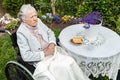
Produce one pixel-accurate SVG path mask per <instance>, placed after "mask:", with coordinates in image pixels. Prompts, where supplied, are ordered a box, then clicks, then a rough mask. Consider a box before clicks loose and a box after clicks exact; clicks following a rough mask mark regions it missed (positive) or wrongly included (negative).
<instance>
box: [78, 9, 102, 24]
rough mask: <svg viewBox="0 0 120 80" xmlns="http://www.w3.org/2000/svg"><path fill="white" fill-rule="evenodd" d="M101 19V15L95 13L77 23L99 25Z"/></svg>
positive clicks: (79, 19)
mask: <svg viewBox="0 0 120 80" xmlns="http://www.w3.org/2000/svg"><path fill="white" fill-rule="evenodd" d="M101 19H102V17H101V13H100V12H97V11H94V12H92V13H90V14H87V15H85V17H83V18H78V19H77V23H80V22H83V23H88V24H98V23H99V22H100V20H101Z"/></svg>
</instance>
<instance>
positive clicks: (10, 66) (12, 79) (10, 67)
mask: <svg viewBox="0 0 120 80" xmlns="http://www.w3.org/2000/svg"><path fill="white" fill-rule="evenodd" d="M0 33H8V34H9V36H10V38H11V41H12V45H13V47H14V49H15V51H16V53H17V56H16V61H9V62H7V63H6V66H5V75H6V78H7V80H34V79H33V76H32V74H33V72H34V70H35V67H34V66H33V65H30V64H29V63H32V62H29V63H28V62H24V61H23V59H22V58H21V55H20V51H19V47H18V45H17V37H16V32H14V33H10V32H9V31H8V30H0Z"/></svg>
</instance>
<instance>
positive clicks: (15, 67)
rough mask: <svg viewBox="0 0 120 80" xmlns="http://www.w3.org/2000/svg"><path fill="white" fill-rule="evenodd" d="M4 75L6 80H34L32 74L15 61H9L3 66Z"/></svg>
mask: <svg viewBox="0 0 120 80" xmlns="http://www.w3.org/2000/svg"><path fill="white" fill-rule="evenodd" d="M5 75H6V77H7V79H8V80H34V79H33V77H32V73H31V72H30V71H29V70H28V69H27V68H25V67H24V66H23V65H21V64H20V63H18V62H15V61H9V62H8V63H7V64H6V66H5Z"/></svg>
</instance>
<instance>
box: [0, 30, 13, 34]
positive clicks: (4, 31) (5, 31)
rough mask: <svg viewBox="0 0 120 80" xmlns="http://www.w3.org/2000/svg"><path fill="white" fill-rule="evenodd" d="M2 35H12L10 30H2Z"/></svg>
mask: <svg viewBox="0 0 120 80" xmlns="http://www.w3.org/2000/svg"><path fill="white" fill-rule="evenodd" d="M0 33H8V34H9V35H12V34H11V33H10V31H8V30H0Z"/></svg>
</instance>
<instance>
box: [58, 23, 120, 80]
mask: <svg viewBox="0 0 120 80" xmlns="http://www.w3.org/2000/svg"><path fill="white" fill-rule="evenodd" d="M83 26H84V24H75V25H71V26H68V27H66V28H65V29H63V30H62V31H61V33H60V35H59V40H60V42H59V44H60V45H61V46H62V47H63V48H64V49H65V50H66V51H67V52H68V53H70V55H71V56H73V57H74V58H75V60H76V61H77V63H78V65H79V66H80V67H81V68H82V70H83V72H84V73H85V74H86V75H87V76H90V75H91V74H92V75H93V76H94V77H98V76H99V74H102V75H103V76H105V75H106V76H108V77H109V78H112V79H113V80H116V76H117V73H118V69H119V64H120V60H119V59H120V36H119V35H118V34H117V33H115V32H114V31H112V30H110V29H108V28H106V27H103V26H100V25H90V30H89V29H87V30H86V29H85V28H83ZM75 36H80V37H82V38H83V43H82V44H74V43H72V42H71V39H72V38H73V37H75Z"/></svg>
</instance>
